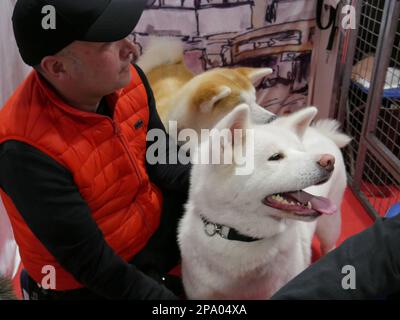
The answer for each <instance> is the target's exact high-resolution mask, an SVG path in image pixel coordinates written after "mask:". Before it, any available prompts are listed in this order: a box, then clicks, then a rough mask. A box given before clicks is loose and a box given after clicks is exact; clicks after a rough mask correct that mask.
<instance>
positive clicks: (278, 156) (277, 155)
mask: <svg viewBox="0 0 400 320" xmlns="http://www.w3.org/2000/svg"><path fill="white" fill-rule="evenodd" d="M283 158H284V157H283V154H282V153H274V154H273V155H272V156H271V157H269V159H268V161H278V160H281V159H283Z"/></svg>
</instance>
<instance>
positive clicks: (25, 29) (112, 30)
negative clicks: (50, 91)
mask: <svg viewBox="0 0 400 320" xmlns="http://www.w3.org/2000/svg"><path fill="white" fill-rule="evenodd" d="M148 2H149V0H18V1H17V3H16V5H15V8H14V13H13V17H12V22H13V28H14V35H15V39H16V41H17V45H18V48H19V52H20V53H21V56H22V59H23V60H24V61H25V63H26V64H28V65H30V66H35V65H38V64H40V62H41V61H42V59H43V58H44V57H45V56H48V55H53V54H56V53H57V52H59V51H60V50H61V49H63V48H65V47H66V46H67V45H69V44H70V43H72V42H73V41H76V40H80V41H90V42H113V41H118V40H121V39H123V38H125V37H126V36H128V35H129V34H130V33H131V32H132V31H133V29H134V28H135V26H136V24H137V23H138V22H139V19H140V17H141V15H142V12H143V10H144V8H145V6H146V3H148ZM45 6H52V7H53V8H54V10H55V28H54V29H51V28H48V29H45V28H44V27H43V25H42V22H43V21H44V20H45V19H46V15H48V14H49V13H50V12H51V11H47V8H49V7H45ZM43 8H45V9H44V10H43ZM42 10H43V12H44V13H42Z"/></svg>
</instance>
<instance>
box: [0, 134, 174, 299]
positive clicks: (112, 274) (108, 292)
mask: <svg viewBox="0 0 400 320" xmlns="http://www.w3.org/2000/svg"><path fill="white" fill-rule="evenodd" d="M0 168H1V171H0V186H1V188H2V189H3V190H4V192H5V193H6V194H7V195H8V196H9V197H10V198H11V199H12V201H13V203H14V205H15V206H16V208H17V209H18V210H19V212H20V214H21V215H22V217H23V219H24V220H25V222H26V223H27V225H28V226H29V228H30V229H31V230H32V232H33V233H34V234H35V236H36V237H37V238H38V239H39V240H40V241H41V243H43V245H44V246H45V247H46V248H47V249H48V250H49V252H50V253H51V254H52V255H53V256H54V257H55V258H56V259H57V261H58V262H59V263H60V265H61V266H62V267H63V268H65V270H67V271H68V272H70V273H71V274H72V275H73V276H74V277H75V279H76V280H77V281H79V282H80V283H82V284H83V285H84V286H86V287H87V288H88V289H90V290H92V291H93V292H94V293H96V294H98V295H100V296H103V297H106V298H109V299H174V298H175V296H174V295H173V294H172V293H171V292H170V291H169V290H167V289H166V288H165V287H163V286H161V285H159V284H158V283H157V282H156V281H154V280H152V279H151V278H149V277H147V276H146V275H144V274H143V273H142V272H141V271H139V270H138V269H137V268H135V267H134V266H132V265H130V264H128V263H126V262H125V261H124V260H123V259H122V258H120V257H119V256H117V255H116V254H115V253H114V251H113V250H112V249H111V247H109V246H108V244H107V243H106V241H105V239H104V237H103V234H102V232H101V230H100V229H99V228H98V226H97V224H96V223H95V221H94V220H93V219H92V216H91V212H90V209H89V207H88V205H87V203H86V202H85V201H84V200H83V199H82V197H81V195H80V193H79V190H78V188H77V186H76V185H75V183H74V181H73V178H72V175H71V173H70V172H69V171H68V170H67V169H65V168H64V167H63V166H61V165H60V164H59V163H58V162H56V161H55V160H53V159H52V158H50V157H49V156H47V155H46V154H44V153H42V152H41V151H39V150H37V149H35V148H33V147H32V146H29V145H27V144H25V143H22V142H17V141H8V142H6V143H3V144H2V145H1V146H0Z"/></svg>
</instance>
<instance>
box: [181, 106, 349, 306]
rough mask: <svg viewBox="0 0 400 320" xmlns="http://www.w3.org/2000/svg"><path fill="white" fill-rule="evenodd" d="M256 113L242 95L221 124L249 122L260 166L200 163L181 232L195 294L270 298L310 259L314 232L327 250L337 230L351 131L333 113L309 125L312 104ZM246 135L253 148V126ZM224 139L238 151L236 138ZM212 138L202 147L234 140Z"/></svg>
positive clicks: (189, 288)
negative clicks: (268, 118) (256, 116)
mask: <svg viewBox="0 0 400 320" xmlns="http://www.w3.org/2000/svg"><path fill="white" fill-rule="evenodd" d="M249 113H250V111H249V107H248V106H247V105H243V104H242V105H240V106H238V107H236V108H235V109H233V111H231V112H230V113H229V114H228V115H227V116H225V117H224V118H223V119H222V120H220V121H219V122H218V123H217V125H216V126H215V128H216V129H219V130H222V129H229V130H225V132H226V134H228V135H229V132H231V133H232V132H233V130H234V129H243V130H246V129H249V130H252V132H253V134H254V171H253V173H251V174H249V175H237V174H235V168H236V167H237V166H238V164H237V162H235V161H233V163H232V164H219V165H218V164H213V165H207V164H195V165H193V170H192V177H191V187H190V195H189V201H188V203H187V208H186V209H187V210H186V213H185V215H184V217H183V219H182V220H181V222H180V226H179V235H178V239H179V244H180V249H181V253H182V277H183V283H184V287H185V291H186V294H187V297H188V298H189V299H268V298H269V297H271V295H273V294H274V293H275V292H276V291H277V290H278V289H279V288H281V287H282V286H283V285H284V284H286V283H287V282H288V281H289V280H290V279H292V278H293V277H294V276H296V275H297V274H298V273H300V272H301V271H303V270H304V269H305V268H306V267H307V266H308V265H309V264H310V260H311V242H312V237H313V235H314V232H315V231H316V233H317V235H318V237H319V239H320V241H321V248H322V250H323V252H324V253H326V252H327V251H329V250H331V249H333V248H334V247H335V243H336V241H337V238H338V236H339V234H340V204H341V201H342V197H343V193H344V189H345V186H346V175H345V167H344V163H343V158H342V155H341V152H340V150H339V148H340V147H344V146H345V145H346V144H347V143H348V142H349V141H350V138H349V137H347V136H346V135H344V134H341V133H339V132H338V131H337V128H338V124H337V122H336V121H333V120H323V121H322V122H318V123H317V124H316V125H315V126H311V127H310V123H311V121H312V120H313V118H314V117H315V115H316V113H317V109H316V108H314V107H309V108H306V109H303V110H301V111H299V112H297V113H294V114H292V115H290V116H288V117H284V118H283V117H282V118H278V119H277V120H275V121H273V122H271V123H270V124H267V125H256V124H254V123H252V122H251V121H250V117H249ZM243 132H246V131H243ZM242 138H243V139H241V140H242V144H241V145H240V146H241V147H243V149H244V150H245V152H247V151H248V150H247V151H246V148H247V147H248V145H247V144H246V139H249V137H248V134H246V133H245V134H244V135H243V137H242ZM227 139H228V141H230V143H231V144H232V146H233V155H234V156H233V158H234V160H235V157H237V152H236V150H235V149H236V148H238V143H236V142H237V141H234V140H235V136H233V138H232V136H230V138H229V137H227ZM214 140H215V139H214ZM218 141H219V140H218ZM214 142H215V141H214ZM214 142H213V139H212V138H210V140H209V141H204V142H203V143H202V144H201V145H200V147H199V149H198V151H197V152H198V153H200V154H201V153H203V152H209V151H210V150H211V152H212V151H213V149H215V148H220V150H221V149H224V148H226V147H227V145H226V144H218V143H217V144H215V143H214ZM214 151H215V150H214ZM195 156H197V155H195ZM304 189H305V190H304ZM301 190H303V191H301Z"/></svg>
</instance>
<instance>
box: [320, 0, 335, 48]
mask: <svg viewBox="0 0 400 320" xmlns="http://www.w3.org/2000/svg"><path fill="white" fill-rule="evenodd" d="M323 7H324V0H318V2H317V18H316V19H317V26H318V28H319V29H321V30H326V29H328V28H331V33H330V35H329V41H328V45H327V47H326V50H328V51H331V50H332V48H333V43H334V41H335V35H336V32H337V30H338V27H337V26H336V17H337V13H338V9H337V7H336V8H334V7H332V6H330V11H329V19H328V24H327V25H326V26H323V25H322V9H323Z"/></svg>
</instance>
